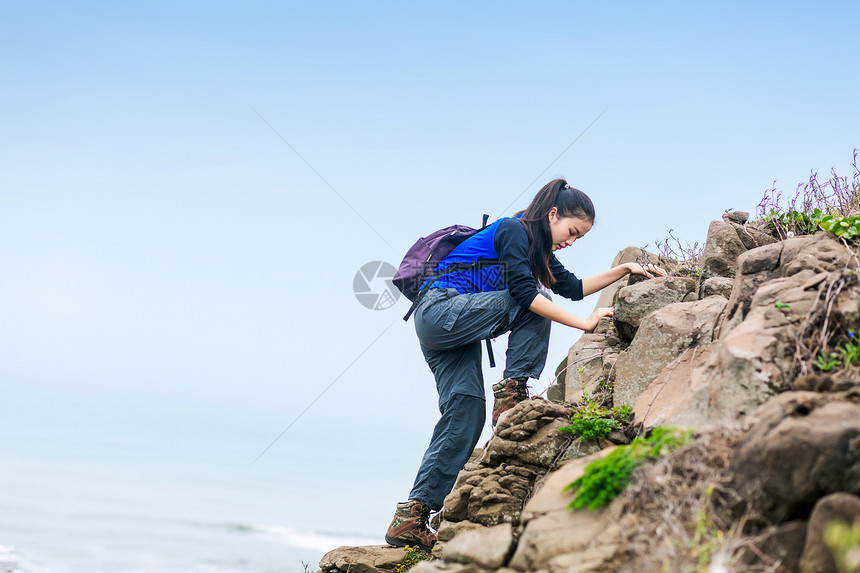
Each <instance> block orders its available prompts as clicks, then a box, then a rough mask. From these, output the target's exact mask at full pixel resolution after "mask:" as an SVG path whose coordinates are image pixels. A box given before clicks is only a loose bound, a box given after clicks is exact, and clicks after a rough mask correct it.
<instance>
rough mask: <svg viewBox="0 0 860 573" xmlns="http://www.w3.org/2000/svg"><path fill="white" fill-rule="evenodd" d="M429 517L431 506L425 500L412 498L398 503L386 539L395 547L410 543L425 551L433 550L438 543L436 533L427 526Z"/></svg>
mask: <svg viewBox="0 0 860 573" xmlns="http://www.w3.org/2000/svg"><path fill="white" fill-rule="evenodd" d="M428 517H430V508H429V507H427V506H426V505H425V504H424V502H423V501H419V500H417V499H410V500H409V501H407V502H404V503H398V504H397V511H395V512H394V519H392V520H391V525H389V526H388V531H386V532H385V541H386V542H387V543H388V544H389V545H393V546H394V547H403V546H405V545H410V546H412V547H419V548H421V549H423V550H424V551H430V550H432V549H433V545H434V544H435V543H436V534H435V533H433V532H432V531H430V529H429V528H428V527H427V518H428Z"/></svg>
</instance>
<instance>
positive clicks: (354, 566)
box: [320, 545, 406, 573]
mask: <svg viewBox="0 0 860 573" xmlns="http://www.w3.org/2000/svg"><path fill="white" fill-rule="evenodd" d="M405 558H406V548H404V547H391V546H389V545H365V546H360V547H348V546H344V547H338V548H337V549H333V550H331V551H329V552H328V553H326V554H325V555H324V556H323V558H322V559H321V560H320V569H322V570H323V571H324V572H325V573H383V572H391V571H394V569H395V567H396V566H397V565H398V564H400V563H401V562H402V561H403V560H404V559H405Z"/></svg>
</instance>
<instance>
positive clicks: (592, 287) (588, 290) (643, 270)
mask: <svg viewBox="0 0 860 573" xmlns="http://www.w3.org/2000/svg"><path fill="white" fill-rule="evenodd" d="M630 273H636V274H639V275H645V276H646V277H648V278H649V279H652V278H654V276H655V275H656V276H661V277H665V276H666V271H664V270H663V269H661V268H660V267H658V266H655V265H645V266H642V265H640V264H639V263H624V264H623V265H618V266H617V267H613V268H611V269H609V270H608V271H603V272H602V273H598V274H596V275H594V276H591V277H588V278H584V279H582V294H583V296H588V295H590V294H592V293H595V292H597V291H599V290H603V289H604V288H606V287H608V286H609V285H611V284H612V283H614V282H615V281H617V280H618V279H620V278H623V277H625V276H627V275H629V274H630Z"/></svg>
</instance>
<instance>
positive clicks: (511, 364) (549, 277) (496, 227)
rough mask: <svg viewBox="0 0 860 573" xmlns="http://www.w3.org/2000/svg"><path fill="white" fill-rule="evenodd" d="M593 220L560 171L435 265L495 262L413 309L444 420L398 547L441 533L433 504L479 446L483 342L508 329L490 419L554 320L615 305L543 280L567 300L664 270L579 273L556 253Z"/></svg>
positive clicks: (403, 518) (443, 281) (520, 395)
mask: <svg viewBox="0 0 860 573" xmlns="http://www.w3.org/2000/svg"><path fill="white" fill-rule="evenodd" d="M593 225H594V205H593V204H592V203H591V200H590V199H589V198H588V196H587V195H586V194H585V193H583V192H582V191H579V190H578V189H574V188H572V187H571V186H570V185H568V184H567V182H566V181H564V180H563V179H556V180H555V181H551V182H549V183H548V184H547V185H545V186H544V187H543V188H542V189H541V190H540V191H538V193H537V195H535V197H534V199H533V200H532V202H531V204H530V205H529V206H528V208H527V209H525V210H524V211H522V212H520V213H518V214H517V215H516V216H515V217H513V218H502V219H499V220H498V221H496V222H495V223H493V224H492V225H490V226H488V227H486V228H484V229H482V230H481V231H479V232H478V233H476V234H475V235H473V236H471V237H469V238H468V239H466V240H465V241H464V242H463V243H461V244H460V245H459V246H457V247H456V248H455V249H454V250H453V251H451V253H450V254H449V255H448V256H447V257H445V259H443V260H442V262H441V263H440V264H439V266H438V267H437V269H436V270H442V269H443V268H445V267H446V266H447V265H449V264H452V263H472V262H475V261H478V260H489V261H498V263H495V264H489V265H486V266H482V267H480V268H478V269H477V270H467V271H455V272H451V273H449V274H444V275H442V276H440V277H439V278H437V279H435V280H434V281H433V283H432V285H430V290H429V291H428V293H427V295H426V296H425V297H424V299H423V300H422V301H421V303H420V304H419V306H418V307H417V308H416V310H415V330H416V332H417V333H418V339H419V341H420V343H421V351H422V352H423V353H424V358H425V359H426V360H427V364H428V365H429V366H430V370H431V371H432V372H433V376H434V377H435V378H436V389H437V390H438V392H439V411H440V412H441V414H442V417H441V419H440V420H439V422H438V423H437V424H436V428H435V429H434V431H433V437H432V439H431V441H430V446H429V447H428V448H427V451H426V453H425V454H424V458H423V460H422V461H421V467H420V468H419V470H418V475H417V477H416V478H415V483H414V485H413V487H412V492H411V493H410V494H409V500H408V501H406V502H403V503H398V504H397V509H396V512H395V515H394V519H393V520H392V522H391V525H390V526H389V527H388V531H387V532H386V534H385V540H386V541H387V542H388V543H389V544H391V545H394V546H395V547H402V546H404V545H412V546H418V547H421V548H423V549H426V550H429V549H430V548H431V547H432V546H433V544H434V543H435V542H436V535H435V534H434V533H433V532H432V531H430V529H429V528H428V527H427V519H428V517H429V514H430V511H431V510H432V511H438V510H440V509H441V508H442V502H443V500H444V499H445V496H446V495H448V493H449V492H450V491H451V488H452V487H453V485H454V481H455V480H456V478H457V474H458V473H459V471H460V470H461V469H462V467H463V465H464V464H465V463H466V461H467V460H468V458H469V455H470V454H471V453H472V451H473V450H474V448H475V444H476V443H477V442H478V438H479V437H480V435H481V431H482V429H483V426H484V421H485V413H484V412H485V402H484V400H485V398H484V379H483V373H482V371H481V341H482V340H484V339H489V338H495V337H496V336H499V335H500V334H503V333H505V332H510V335H509V336H508V349H507V353H506V360H505V371H504V379H503V380H502V381H501V382H499V383H498V384H495V385H494V386H493V395H494V398H495V402H494V407H493V425H495V424H496V422H497V421H498V419H499V416H501V415H502V414H503V413H504V412H506V411H507V410H509V409H511V408H512V407H514V406H515V405H516V404H517V403H518V402H521V401H523V400H525V399H527V398H528V387H527V385H526V382H527V381H528V379H529V378H538V377H539V376H540V373H541V371H542V370H543V367H544V364H545V363H546V355H547V349H548V347H549V332H550V324H551V323H552V322H558V323H560V324H563V325H565V326H570V327H573V328H579V329H581V330H584V331H586V332H588V331H591V330H594V328H595V327H596V326H597V323H598V321H599V320H600V319H601V318H603V317H604V316H612V309H611V308H598V309H597V310H595V311H594V312H593V313H592V314H591V316H589V317H588V318H580V317H578V316H575V315H573V314H571V313H570V312H568V311H566V310H564V309H563V308H561V307H560V306H558V305H556V304H555V303H553V302H552V300H551V299H550V296H549V294H548V293H547V292H546V291H545V290H543V289H540V290H539V287H540V286H541V285H543V286H544V287H546V288H549V289H550V290H552V291H553V292H554V293H556V294H558V295H561V296H563V297H565V298H569V299H571V300H581V299H582V298H583V297H584V296H587V295H589V294H591V293H594V292H597V291H599V290H601V289H603V288H604V287H606V286H607V285H610V284H612V283H613V282H615V281H617V280H618V279H620V278H622V277H623V276H625V275H627V274H629V273H637V274H642V275H645V276H647V277H649V278H651V277H653V276H654V275H661V276H665V274H666V272H665V271H664V270H663V269H660V268H659V267H653V266H651V265H646V266H644V267H643V266H642V265H639V264H638V263H627V264H624V265H620V266H617V267H615V268H612V269H610V270H608V271H604V272H602V273H600V274H597V275H594V276H592V277H588V278H586V279H578V278H576V276H575V275H573V274H572V273H570V272H568V271H567V270H565V268H564V267H563V266H562V264H561V263H560V262H559V261H558V259H556V257H555V255H554V254H553V253H554V252H555V251H558V250H560V249H564V248H566V247H569V246H570V245H572V244H573V243H574V242H576V240H577V239H580V238H582V237H583V236H584V235H585V234H586V233H588V231H590V230H591V227H592V226H593Z"/></svg>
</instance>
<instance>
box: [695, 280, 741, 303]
mask: <svg viewBox="0 0 860 573" xmlns="http://www.w3.org/2000/svg"><path fill="white" fill-rule="evenodd" d="M734 284H735V281H734V280H732V279H730V278H726V277H711V278H708V279H705V280H704V281H702V287H701V289H699V290H700V292H699V298H708V297H709V296H721V297H724V298H725V299H727V300H728V299H729V298H730V297H731V296H732V286H733V285H734Z"/></svg>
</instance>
